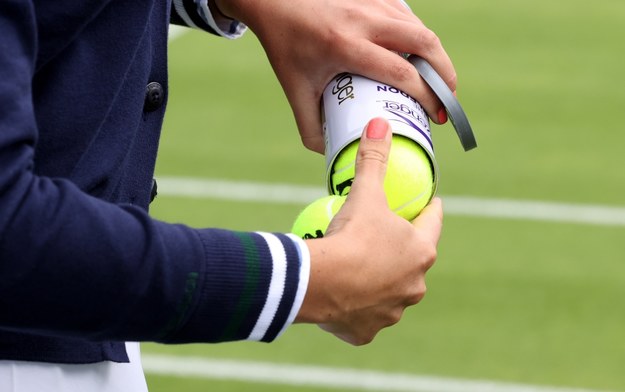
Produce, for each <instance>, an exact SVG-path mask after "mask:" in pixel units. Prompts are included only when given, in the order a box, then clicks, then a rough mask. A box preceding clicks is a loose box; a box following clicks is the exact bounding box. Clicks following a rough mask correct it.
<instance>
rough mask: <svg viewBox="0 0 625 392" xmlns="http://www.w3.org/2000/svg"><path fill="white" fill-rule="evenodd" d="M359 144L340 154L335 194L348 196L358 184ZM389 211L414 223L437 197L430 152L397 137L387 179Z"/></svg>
mask: <svg viewBox="0 0 625 392" xmlns="http://www.w3.org/2000/svg"><path fill="white" fill-rule="evenodd" d="M358 145H359V140H356V141H354V142H352V143H351V144H350V145H348V146H347V147H345V148H344V149H343V150H341V152H340V153H339V155H338V157H337V159H336V160H335V161H334V164H333V166H332V172H331V174H330V181H331V184H330V188H331V193H332V194H335V195H341V196H347V194H348V193H349V191H350V189H351V185H352V182H353V181H354V174H355V166H356V154H357V152H358ZM384 193H385V194H386V198H387V200H388V204H389V207H390V208H391V210H393V211H394V212H395V213H397V214H398V215H399V216H401V217H403V218H405V219H408V220H413V219H414V218H416V217H417V215H419V213H420V212H421V210H422V209H423V208H424V207H425V206H426V205H427V204H428V203H429V202H430V200H431V199H432V196H434V172H433V168H432V163H431V162H430V158H429V157H428V154H427V152H426V151H425V150H424V149H423V148H422V147H421V146H420V145H419V144H418V143H417V142H415V141H413V140H411V139H408V138H407V137H404V136H401V135H393V141H392V144H391V152H390V155H389V159H388V167H387V169H386V177H385V178H384Z"/></svg>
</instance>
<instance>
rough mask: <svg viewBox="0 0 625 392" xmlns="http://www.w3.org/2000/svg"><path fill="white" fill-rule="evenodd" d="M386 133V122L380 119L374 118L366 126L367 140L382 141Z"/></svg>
mask: <svg viewBox="0 0 625 392" xmlns="http://www.w3.org/2000/svg"><path fill="white" fill-rule="evenodd" d="M387 131H388V125H387V124H386V121H384V120H383V119H381V118H378V117H376V118H374V119H372V120H371V121H369V124H368V125H367V138H368V139H384V137H386V132H387Z"/></svg>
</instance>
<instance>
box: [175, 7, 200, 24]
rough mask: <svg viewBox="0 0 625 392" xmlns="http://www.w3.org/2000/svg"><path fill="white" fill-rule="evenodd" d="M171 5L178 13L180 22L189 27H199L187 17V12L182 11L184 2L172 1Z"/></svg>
mask: <svg viewBox="0 0 625 392" xmlns="http://www.w3.org/2000/svg"><path fill="white" fill-rule="evenodd" d="M173 3H174V8H175V9H176V12H177V13H178V16H180V17H181V18H182V20H184V23H185V24H186V25H187V26H189V27H192V28H194V29H199V27H198V26H197V25H196V24H195V23H193V21H192V20H191V18H190V17H189V14H187V11H186V10H185V9H184V0H173Z"/></svg>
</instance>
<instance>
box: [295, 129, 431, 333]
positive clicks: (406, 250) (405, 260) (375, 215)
mask: <svg viewBox="0 0 625 392" xmlns="http://www.w3.org/2000/svg"><path fill="white" fill-rule="evenodd" d="M390 145H391V129H390V125H389V124H388V122H387V121H386V120H383V119H374V120H372V121H371V122H370V123H369V124H368V126H367V129H366V131H365V134H364V135H363V137H362V139H361V143H360V147H359V151H358V156H357V159H356V176H355V179H354V184H353V185H352V189H351V191H350V193H349V196H348V197H347V200H346V202H345V204H344V205H343V207H342V208H341V210H340V211H339V212H338V213H337V215H336V216H335V217H334V219H333V220H332V222H331V223H330V226H329V228H328V230H327V232H326V235H325V237H323V238H320V239H314V240H308V241H307V245H308V247H309V249H310V254H311V275H310V282H309V286H308V291H307V294H306V297H305V298H304V303H303V304H302V307H301V309H300V312H299V314H298V316H297V318H296V321H297V322H309V323H316V324H319V325H320V326H321V328H323V329H324V330H326V331H328V332H331V333H333V334H334V335H336V336H337V337H339V338H340V339H343V340H345V341H347V342H349V343H351V344H354V345H360V344H365V343H368V342H370V341H371V340H372V339H373V338H374V337H375V335H376V334H377V333H378V332H379V331H380V330H381V329H382V328H384V327H387V326H389V325H392V324H395V323H396V322H398V321H399V319H400V318H401V316H402V314H403V311H404V309H405V308H406V307H407V306H409V305H414V304H416V303H418V302H419V301H420V300H421V299H422V298H423V296H424V295H425V291H426V286H425V273H426V272H427V270H428V269H429V268H430V267H431V266H432V264H433V263H434V261H435V259H436V247H437V244H438V240H439V237H440V233H441V228H442V217H443V212H442V208H441V202H440V200H439V199H437V198H435V199H434V200H433V201H432V202H431V203H430V205H429V206H428V207H426V208H425V209H424V210H423V211H422V213H421V214H420V215H419V216H418V217H417V218H416V219H415V220H414V221H413V222H412V223H411V222H408V221H406V220H405V219H403V218H401V217H399V216H398V215H396V214H395V213H393V212H392V211H391V210H390V209H389V207H388V204H387V203H386V196H385V194H384V189H383V183H384V175H385V173H386V164H387V160H388V154H389V151H390Z"/></svg>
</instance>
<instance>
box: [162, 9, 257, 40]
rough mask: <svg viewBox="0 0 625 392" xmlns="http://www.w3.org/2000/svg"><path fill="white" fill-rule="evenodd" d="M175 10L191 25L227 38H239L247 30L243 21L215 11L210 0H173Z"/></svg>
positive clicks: (185, 22)
mask: <svg viewBox="0 0 625 392" xmlns="http://www.w3.org/2000/svg"><path fill="white" fill-rule="evenodd" d="M172 4H173V11H175V12H176V14H177V15H178V16H179V17H180V19H181V20H182V21H183V22H184V24H186V25H187V26H189V27H192V28H194V29H200V30H204V31H208V32H210V33H213V34H218V35H220V36H222V37H225V38H231V39H234V38H239V37H240V36H241V35H243V33H245V31H246V30H247V26H245V25H244V24H243V23H241V22H239V21H237V20H233V19H228V18H225V17H223V16H221V15H218V14H217V13H215V15H213V13H212V12H211V10H210V7H209V6H208V0H173V3H172Z"/></svg>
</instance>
